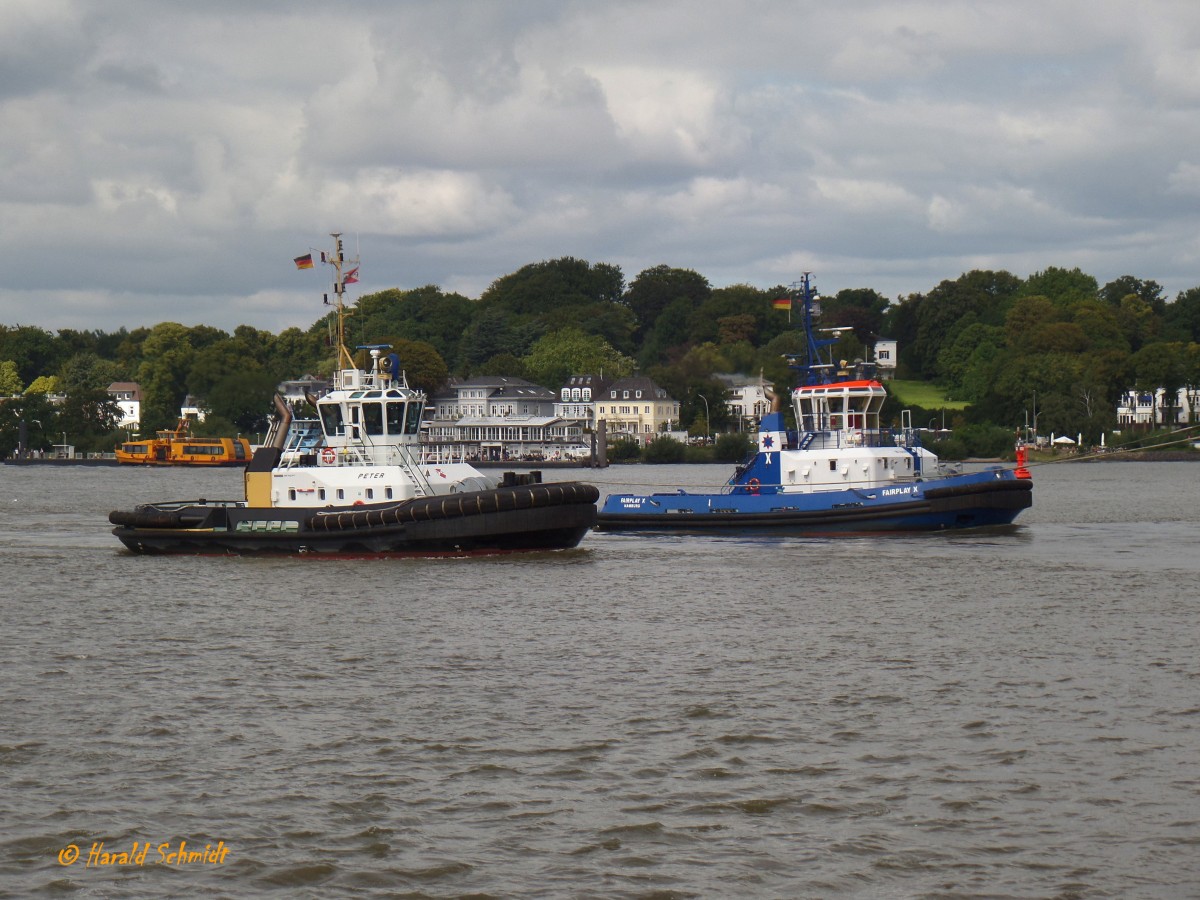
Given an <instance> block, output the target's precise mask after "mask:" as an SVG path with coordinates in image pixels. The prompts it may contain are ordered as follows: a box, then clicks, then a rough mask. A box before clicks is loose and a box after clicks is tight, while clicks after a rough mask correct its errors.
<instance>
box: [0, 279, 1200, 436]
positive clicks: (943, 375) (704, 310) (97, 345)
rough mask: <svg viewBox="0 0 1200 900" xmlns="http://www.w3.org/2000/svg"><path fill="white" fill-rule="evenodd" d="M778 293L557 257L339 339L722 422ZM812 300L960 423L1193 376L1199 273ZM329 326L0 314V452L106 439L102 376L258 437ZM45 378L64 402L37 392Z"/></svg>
mask: <svg viewBox="0 0 1200 900" xmlns="http://www.w3.org/2000/svg"><path fill="white" fill-rule="evenodd" d="M818 284H819V281H818ZM789 290H790V287H789V286H787V285H777V286H774V287H771V288H769V289H766V290H761V289H758V288H754V287H751V286H749V285H732V286H729V287H719V288H714V287H712V286H711V284H710V283H709V282H708V280H707V279H706V278H705V277H704V276H703V275H702V274H700V273H698V272H695V271H692V270H690V269H678V268H672V267H670V266H667V265H659V266H654V267H652V268H649V269H646V270H645V271H643V272H641V273H639V274H638V275H637V276H636V277H634V278H633V279H632V281H629V282H628V283H626V281H625V277H624V274H623V273H622V272H621V269H620V268H619V267H617V266H614V265H610V264H607V263H589V262H586V261H584V260H579V259H574V258H571V257H564V258H561V259H555V260H547V261H542V262H538V263H531V264H529V265H526V266H524V267H522V268H521V269H519V270H517V271H516V272H513V273H511V274H508V275H504V276H501V277H500V278H497V279H496V280H495V281H494V282H493V283H492V284H491V285H490V286H489V287H488V288H487V290H485V291H484V292H483V294H482V295H481V296H480V297H479V298H477V299H472V298H469V297H465V296H463V295H461V294H456V293H450V292H446V291H443V290H442V289H441V288H440V287H437V286H436V285H427V286H424V287H419V288H414V289H411V290H400V289H397V288H393V289H388V290H383V291H378V292H376V293H372V294H366V295H364V296H362V297H360V298H358V300H357V301H356V302H354V303H353V305H352V312H353V315H352V316H351V317H350V318H349V319H348V327H349V342H350V343H351V344H358V343H390V344H392V345H394V346H395V347H396V348H397V350H398V352H399V353H400V355H401V358H402V360H403V365H404V367H405V369H406V371H407V373H408V376H409V380H410V381H411V382H412V383H413V384H414V385H416V386H418V387H420V388H422V389H423V390H425V391H426V392H429V393H432V392H434V391H436V390H437V389H438V388H439V387H441V386H442V385H443V384H445V383H446V381H447V379H448V378H450V377H451V376H463V377H466V376H471V375H489V374H490V375H497V374H504V375H516V376H520V377H524V378H528V379H529V380H531V381H534V382H535V383H539V384H542V385H545V386H546V387H549V388H551V389H557V388H558V387H559V386H560V384H561V383H562V381H564V380H565V378H566V377H567V376H568V375H571V374H582V373H600V372H603V373H604V374H605V375H612V376H623V375H628V374H632V373H634V372H640V373H643V374H646V375H648V376H650V377H651V378H653V379H654V380H655V381H657V382H658V383H659V384H660V385H662V386H663V387H664V388H665V389H666V390H667V391H669V392H670V394H671V395H672V396H673V397H675V398H676V399H678V400H679V401H680V403H681V424H682V426H683V427H685V428H691V429H692V430H693V431H694V432H695V433H706V432H709V431H714V432H721V431H726V430H733V429H735V428H736V423H735V422H734V421H733V417H732V416H731V415H730V412H729V410H728V407H727V406H726V405H725V403H724V402H723V401H722V400H721V398H722V397H723V396H724V386H723V384H722V383H721V382H720V381H719V380H718V379H717V378H716V375H717V374H719V373H728V372H742V373H747V374H758V373H759V372H762V373H764V376H765V378H766V379H767V380H768V381H769V382H771V383H773V384H774V385H775V386H776V388H777V389H778V390H781V391H785V390H787V389H788V388H789V387H790V386H791V379H790V372H789V371H788V369H787V367H786V365H785V363H784V359H783V357H784V355H785V354H787V353H796V352H799V351H800V350H801V349H802V347H801V343H800V341H799V338H798V335H797V334H796V332H795V331H794V330H793V326H792V324H791V323H790V322H789V317H788V313H786V312H783V311H779V310H776V309H775V308H773V306H772V302H771V301H772V300H774V299H775V298H777V297H779V296H781V295H782V294H785V293H787V292H788V291H789ZM821 302H822V305H823V309H824V316H823V319H822V324H823V325H827V326H848V327H849V329H850V330H849V331H847V332H845V333H844V334H843V336H842V337H841V339H840V341H839V343H838V345H837V346H836V347H835V348H834V352H835V353H836V354H837V356H838V357H840V358H845V359H854V358H862V357H864V356H865V354H866V352H867V351H866V348H867V347H869V346H870V345H871V343H872V342H873V340H874V338H875V337H877V336H886V337H889V338H893V339H895V340H896V341H898V344H899V348H900V358H899V368H898V372H897V375H898V377H899V378H904V379H914V380H923V381H928V382H933V383H936V384H937V385H939V386H940V387H941V389H942V390H943V392H944V394H945V396H947V397H948V398H950V399H953V400H957V401H964V402H965V403H966V404H967V406H966V408H965V409H962V410H958V411H955V412H954V414H953V424H954V425H955V426H956V429H964V433H966V434H970V433H971V432H972V429H974V430H975V431H977V432H982V431H983V430H986V429H995V430H997V431H999V432H1000V433H1003V434H1008V435H1011V434H1012V431H1013V429H1014V428H1016V427H1018V426H1024V425H1026V424H1030V419H1031V417H1033V416H1036V419H1037V425H1038V427H1039V430H1041V431H1042V432H1043V433H1046V432H1050V431H1057V432H1059V433H1067V434H1076V433H1082V434H1083V435H1084V438H1085V440H1091V441H1095V440H1098V439H1099V435H1100V434H1101V433H1103V432H1107V431H1111V430H1112V429H1113V428H1114V427H1115V425H1116V414H1115V407H1116V404H1117V401H1118V399H1119V397H1120V395H1121V393H1122V392H1123V391H1125V390H1128V389H1130V388H1137V389H1139V390H1146V391H1152V390H1154V389H1156V388H1159V387H1163V388H1166V389H1167V391H1168V393H1169V394H1173V393H1174V392H1175V391H1177V390H1178V389H1180V388H1184V387H1187V388H1194V389H1197V390H1200V287H1196V288H1192V289H1190V290H1186V291H1183V292H1181V293H1180V294H1179V295H1178V296H1177V297H1175V298H1174V299H1173V300H1171V301H1168V300H1167V299H1166V298H1165V297H1164V296H1163V293H1162V289H1161V287H1160V286H1159V285H1158V284H1157V283H1156V282H1154V281H1150V280H1143V279H1140V278H1136V277H1134V276H1122V277H1121V278H1118V279H1116V280H1115V281H1112V282H1109V283H1108V284H1105V285H1103V286H1101V285H1100V284H1098V283H1097V281H1096V279H1095V278H1093V277H1092V276H1090V275H1087V274H1086V273H1084V272H1081V271H1080V270H1079V269H1071V270H1066V269H1058V268H1048V269H1046V270H1045V271H1041V272H1036V273H1034V274H1032V275H1030V276H1029V277H1027V278H1020V277H1017V276H1015V275H1012V274H1010V273H1008V272H991V271H972V272H967V273H965V274H963V275H961V276H959V277H958V278H956V279H954V280H952V281H950V280H947V281H943V282H941V283H940V284H938V285H936V286H934V287H932V288H931V289H929V290H928V291H927V292H925V293H916V294H909V295H907V296H902V297H899V298H898V299H897V300H896V301H895V302H889V300H888V298H886V297H884V296H882V295H881V294H879V293H878V292H876V291H874V290H872V289H870V288H846V289H842V290H839V291H837V292H836V293H835V294H831V295H830V296H826V297H823V298H822V301H821ZM332 331H333V323H332V313H330V314H328V315H326V316H324V317H322V318H320V319H317V320H316V321H315V322H314V323H313V324H312V326H311V327H309V328H308V329H307V330H301V329H298V328H289V329H286V330H284V331H282V332H280V333H279V334H273V333H270V332H267V331H260V330H258V329H255V328H251V327H249V326H245V325H243V326H239V327H237V328H235V329H234V331H233V333H232V334H230V333H227V332H225V331H222V330H220V329H216V328H213V327H210V326H207V325H195V326H184V325H181V324H178V323H175V322H162V323H159V324H157V325H155V326H153V327H150V328H135V329H133V330H126V329H124V328H122V329H120V330H119V331H117V332H113V333H105V332H102V331H75V330H62V331H59V332H57V333H51V332H48V331H46V330H43V329H40V328H37V327H33V326H0V397H8V398H10V399H8V400H5V401H4V402H3V403H0V452H2V453H5V454H7V453H9V452H11V450H12V449H13V448H14V447H15V446H16V442H17V428H18V423H19V422H21V421H24V422H25V427H26V429H27V433H28V442H29V444H30V446H33V447H49V445H50V444H51V443H55V442H57V441H58V440H59V439H60V438H61V436H62V435H63V434H64V432H65V433H66V434H67V435H68V436H69V438H70V441H71V442H72V443H74V444H75V445H76V446H77V447H78V448H79V449H80V450H85V451H87V450H109V449H111V448H112V446H113V444H114V443H116V440H117V438H118V434H117V432H116V431H115V429H114V427H113V426H114V423H115V421H116V420H117V410H116V408H115V406H114V404H113V403H112V402H111V401H110V400H109V399H108V397H107V394H106V392H105V389H106V388H107V387H108V385H109V384H111V383H112V382H117V381H136V382H138V383H139V384H140V385H141V387H142V392H143V424H142V431H143V433H149V432H151V431H153V430H155V429H159V428H165V427H169V426H170V425H172V424H173V423H174V422H175V419H176V417H177V416H178V414H179V407H180V404H181V402H182V401H183V399H184V397H185V396H186V395H188V394H191V395H193V396H196V397H199V398H203V401H204V403H205V404H206V406H207V408H208V409H209V410H210V415H209V417H208V420H207V422H206V423H205V424H204V426H203V430H204V431H205V432H206V433H210V434H212V433H233V432H238V433H242V434H251V435H253V434H256V433H259V434H261V432H263V431H264V430H265V428H266V426H267V417H268V416H269V414H270V409H271V402H270V400H271V395H272V393H273V392H274V390H275V386H276V385H277V384H278V383H279V382H281V381H284V380H287V379H292V378H297V377H299V376H301V375H303V374H306V373H311V374H314V375H321V376H327V375H329V374H330V373H331V371H332V369H333V367H334V364H335V361H336V356H335V354H334V351H333V346H332ZM50 393H61V394H65V396H66V398H67V400H66V402H64V403H63V404H61V405H55V404H51V403H49V402H48V401H47V395H48V394H50ZM701 398H706V399H707V400H708V408H707V410H706V408H705V405H704V402H703V400H702V399H701ZM893 406H894V407H895V408H893V409H891V410H890V415H892V416H898V413H899V407H898V405H897V404H895V403H894V402H893ZM932 412H933V411H932V410H919V411H918V415H917V421H921V418H920V416H921V415H922V414H932ZM708 415H711V418H712V421H711V423H710V422H708V421H706V416H708ZM948 424H949V422H948Z"/></svg>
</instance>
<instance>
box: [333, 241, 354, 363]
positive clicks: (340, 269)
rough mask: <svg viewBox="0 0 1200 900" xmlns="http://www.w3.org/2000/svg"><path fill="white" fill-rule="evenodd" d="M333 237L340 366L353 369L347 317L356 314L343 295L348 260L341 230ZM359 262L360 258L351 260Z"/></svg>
mask: <svg viewBox="0 0 1200 900" xmlns="http://www.w3.org/2000/svg"><path fill="white" fill-rule="evenodd" d="M329 236H330V237H331V238H333V247H334V249H333V253H332V254H331V255H330V258H329V264H330V265H332V266H333V296H334V300H335V303H334V309H335V312H336V314H337V342H338V368H339V369H343V370H344V369H353V368H354V357H352V356H351V355H350V351H349V350H347V349H346V317H347V316H352V315H354V313H353V311H351V310H348V309H346V304H345V302H344V301H343V297H344V296H345V293H346V282H345V277H346V276H345V271H344V268H345V264H346V260H345V258H344V257H343V255H342V235H341V232H338V231H335V232H331V233H330V235H329ZM350 261H351V262H353V263H355V264H356V265H357V264H358V260H357V259H354V260H350Z"/></svg>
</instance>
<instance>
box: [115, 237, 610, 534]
mask: <svg viewBox="0 0 1200 900" xmlns="http://www.w3.org/2000/svg"><path fill="white" fill-rule="evenodd" d="M333 239H334V242H335V247H336V250H335V251H334V252H333V253H331V254H326V255H325V258H326V260H327V261H328V263H329V264H330V265H332V266H333V268H334V272H335V276H334V296H335V298H336V310H337V323H338V349H339V371H338V372H337V373H336V375H335V376H334V388H333V390H331V391H330V392H329V393H328V394H326V395H325V396H323V397H320V398H311V400H313V401H315V405H316V408H317V412H318V414H319V418H318V420H316V421H310V420H303V421H302V420H294V419H293V415H292V412H291V410H290V409H289V407H288V406H287V404H286V403H284V401H283V400H282V398H280V397H278V396H277V397H276V399H275V405H276V409H277V417H276V418H275V420H274V422H273V424H272V428H271V431H270V432H269V434H268V437H267V441H266V445H265V446H263V447H261V448H260V449H259V450H257V451H256V452H255V454H254V457H253V459H252V460H251V461H250V464H249V465H248V466H247V467H246V472H245V498H244V499H241V500H215V501H214V500H207V499H200V500H190V501H167V502H160V503H150V504H144V505H141V506H137V507H135V508H134V509H132V510H116V511H114V512H112V513H110V514H109V521H110V522H112V524H113V525H115V526H116V527H115V528H114V529H113V534H114V535H116V537H117V538H118V539H119V540H120V541H121V543H123V544H124V545H125V546H126V547H127V548H129V549H130V550H132V551H134V552H135V553H175V554H203V553H215V554H279V553H283V554H293V553H322V554H352V555H362V554H366V555H390V554H403V555H421V556H426V555H441V554H449V555H458V554H481V553H505V552H516V551H531V550H558V549H565V548H570V547H574V546H576V545H577V544H578V543H579V542H580V541H581V540H582V539H583V536H584V535H585V534H586V533H587V532H588V530H589V529H590V528H591V527H592V524H593V523H594V521H595V518H596V507H595V503H596V500H597V499H598V498H599V492H598V491H597V490H596V488H595V487H593V486H592V485H590V484H582V483H579V482H562V483H558V482H555V483H547V484H543V483H542V482H541V475H540V473H538V472H530V473H527V474H517V473H513V472H506V473H504V475H503V477H502V479H501V480H500V481H499V482H497V481H496V480H495V479H494V478H492V477H490V476H488V475H485V474H483V473H482V472H480V471H479V470H477V469H475V468H474V467H473V466H471V465H470V464H469V463H467V462H465V461H464V460H462V459H456V460H452V459H446V458H439V457H432V458H431V457H429V456H428V455H427V454H426V451H427V450H431V448H428V447H425V446H424V445H422V444H421V442H420V424H421V414H422V412H423V410H424V407H425V399H426V398H425V395H424V394H423V393H422V392H420V391H417V390H414V389H412V388H410V387H409V386H408V382H407V379H406V378H405V375H404V372H403V370H402V369H401V368H400V360H399V358H398V357H397V356H396V355H395V354H394V353H387V352H386V351H387V350H388V349H390V348H388V347H386V346H375V347H370V348H363V349H369V350H370V353H371V367H370V371H364V370H362V369H360V368H359V367H358V366H356V365H355V363H354V361H353V359H352V357H351V355H350V353H349V351H348V350H347V349H346V346H345V339H344V335H345V330H344V325H345V322H344V316H345V311H344V306H343V303H342V298H343V294H344V291H345V282H344V280H343V268H344V266H347V265H350V264H351V261H347V260H344V259H343V256H342V242H341V239H340V235H338V234H334V235H333ZM353 265H354V266H357V260H354V261H353Z"/></svg>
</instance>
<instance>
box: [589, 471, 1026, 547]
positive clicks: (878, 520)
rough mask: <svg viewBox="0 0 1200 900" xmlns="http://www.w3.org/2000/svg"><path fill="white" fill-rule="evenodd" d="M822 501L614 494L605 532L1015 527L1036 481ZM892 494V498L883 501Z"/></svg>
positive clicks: (999, 478)
mask: <svg viewBox="0 0 1200 900" xmlns="http://www.w3.org/2000/svg"><path fill="white" fill-rule="evenodd" d="M898 490H899V492H897V489H891V490H887V491H886V492H885V490H882V489H870V490H856V489H851V490H846V491H831V492H822V493H817V494H784V493H777V494H769V495H767V494H761V495H756V494H752V493H743V494H686V493H675V494H652V495H649V496H637V495H619V494H618V495H612V496H609V497H608V498H607V500H606V501H605V503H604V506H603V507H602V508H601V510H600V513H599V515H598V516H597V518H596V528H597V530H599V531H633V532H676V533H703V532H714V531H719V532H765V533H772V532H778V533H785V534H854V533H859V534H873V533H881V532H889V531H903V532H911V531H945V530H951V529H961V528H990V527H996V526H1004V525H1011V524H1012V523H1013V520H1014V519H1016V517H1017V515H1018V514H1019V513H1020V512H1021V511H1022V510H1024V509H1028V508H1029V507H1031V506H1032V505H1033V495H1032V482H1030V481H1029V480H1027V479H1020V478H1014V477H1012V473H1011V472H1009V471H1005V470H995V471H994V472H983V473H978V474H972V475H962V476H949V477H945V478H939V479H936V480H934V481H931V482H918V483H914V484H911V485H906V486H904V488H902V489H898ZM885 494H886V495H885Z"/></svg>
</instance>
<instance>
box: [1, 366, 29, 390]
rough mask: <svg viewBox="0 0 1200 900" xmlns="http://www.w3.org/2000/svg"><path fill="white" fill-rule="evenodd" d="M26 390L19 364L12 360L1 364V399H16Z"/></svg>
mask: <svg viewBox="0 0 1200 900" xmlns="http://www.w3.org/2000/svg"><path fill="white" fill-rule="evenodd" d="M24 390H25V386H24V385H23V384H22V383H21V376H20V374H19V373H18V372H17V364H16V363H15V362H13V361H12V360H11V359H6V360H4V361H3V362H0V397H15V396H16V395H17V394H20V393H21V392H22V391H24Z"/></svg>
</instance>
